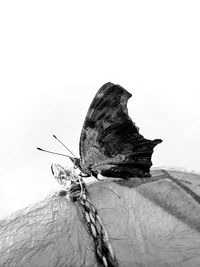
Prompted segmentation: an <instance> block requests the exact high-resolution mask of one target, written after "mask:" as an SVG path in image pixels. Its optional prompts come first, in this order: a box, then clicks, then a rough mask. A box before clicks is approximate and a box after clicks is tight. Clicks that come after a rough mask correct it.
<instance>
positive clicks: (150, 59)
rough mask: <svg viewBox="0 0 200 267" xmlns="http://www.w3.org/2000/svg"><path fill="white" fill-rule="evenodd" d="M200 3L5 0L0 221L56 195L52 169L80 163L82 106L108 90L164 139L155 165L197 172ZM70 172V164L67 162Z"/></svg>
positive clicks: (143, 127)
mask: <svg viewBox="0 0 200 267" xmlns="http://www.w3.org/2000/svg"><path fill="white" fill-rule="evenodd" d="M199 14H200V3H199V1H176V0H173V1H133V0H132V1H126V0H123V1H116V0H115V1H110V0H107V1H102V0H101V1H94V0H91V1H88V0H85V1H75V0H73V1H42V0H40V1H8V0H7V1H1V3H0V36H1V37H0V38H1V40H0V76H1V77H0V90H1V94H0V96H1V97H0V125H1V131H0V133H1V138H0V217H1V216H3V215H5V214H7V213H9V212H11V211H13V210H16V209H18V208H21V207H24V206H26V205H28V204H29V203H33V202H35V201H37V200H39V199H42V198H43V197H44V196H46V195H47V194H48V192H53V191H54V190H55V188H56V189H57V188H58V186H57V183H56V181H54V178H53V176H52V175H51V172H50V165H51V163H53V162H54V163H55V162H56V163H60V164H62V165H66V164H67V162H68V161H67V160H66V159H65V158H63V157H59V156H54V155H51V154H45V153H42V152H39V151H37V150H36V149H35V148H36V147H38V146H40V147H43V148H46V149H51V150H53V151H57V152H61V153H67V152H66V151H65V149H64V148H63V147H62V146H61V145H60V144H59V143H57V142H56V141H55V140H54V139H53V138H52V134H56V135H57V136H58V137H59V138H60V139H61V140H62V141H63V142H64V143H65V144H66V145H67V146H68V147H69V148H70V149H71V150H72V151H74V153H76V154H77V156H78V145H79V137H80V132H81V128H82V124H83V121H84V118H85V115H86V112H87V110H88V107H89V105H90V103H91V101H92V99H93V97H94V95H95V93H96V92H97V90H98V89H99V88H100V87H101V86H102V85H103V84H104V83H105V82H108V81H111V82H113V83H117V84H120V85H121V86H123V87H124V88H125V89H127V90H128V91H129V92H131V93H132V95H133V97H132V98H131V99H130V100H129V104H128V108H129V114H130V116H131V118H132V119H133V121H134V122H136V125H137V126H139V128H140V133H141V134H142V135H144V137H146V138H148V139H155V138H161V139H163V143H162V144H160V145H158V146H157V147H156V148H155V152H154V155H153V163H154V166H167V167H178V168H182V167H183V168H185V169H186V170H188V171H197V172H200V164H199V155H200V141H199V136H200V121H199V117H200V116H199V115H200V109H199V97H200V16H199ZM68 164H70V163H69V162H68Z"/></svg>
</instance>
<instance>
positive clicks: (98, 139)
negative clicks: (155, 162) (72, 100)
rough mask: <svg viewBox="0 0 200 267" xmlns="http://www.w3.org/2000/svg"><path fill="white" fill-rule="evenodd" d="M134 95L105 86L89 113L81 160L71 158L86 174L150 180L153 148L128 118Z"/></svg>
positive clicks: (81, 138) (150, 142)
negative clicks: (148, 178)
mask: <svg viewBox="0 0 200 267" xmlns="http://www.w3.org/2000/svg"><path fill="white" fill-rule="evenodd" d="M131 96H132V95H131V94H130V93H129V92H128V91H126V90H125V89H124V88H122V87H121V86H119V85H114V84H112V83H106V84H104V85H103V86H102V87H101V88H100V89H99V91H98V92H97V94H96V95H95V97H94V99H93V101H92V103H91V105H90V107H89V110H88V112H87V115H86V118H85V121H84V124H83V128H82V132H81V137H80V143H79V152H80V159H78V158H71V160H72V161H73V163H74V165H75V166H76V167H78V168H79V169H80V170H81V172H82V173H83V174H86V175H88V176H91V175H92V176H94V177H97V176H98V175H99V174H100V175H103V176H107V177H121V178H125V179H126V178H130V177H148V176H151V175H150V167H151V165H152V162H151V156H152V153H153V148H154V147H155V146H156V145H157V144H159V143H161V142H162V140H161V139H155V140H153V141H151V140H148V139H145V138H144V137H143V136H142V135H141V134H139V128H138V127H137V126H136V125H135V123H133V121H132V120H131V118H130V117H129V115H128V110H127V101H128V99H129V98H130V97H131Z"/></svg>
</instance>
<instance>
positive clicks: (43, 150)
mask: <svg viewBox="0 0 200 267" xmlns="http://www.w3.org/2000/svg"><path fill="white" fill-rule="evenodd" d="M37 149H38V150H40V151H42V152H47V153H50V154H56V155H60V156H64V157H67V158H70V156H68V155H65V154H61V153H56V152H52V151H49V150H45V149H42V148H40V147H37Z"/></svg>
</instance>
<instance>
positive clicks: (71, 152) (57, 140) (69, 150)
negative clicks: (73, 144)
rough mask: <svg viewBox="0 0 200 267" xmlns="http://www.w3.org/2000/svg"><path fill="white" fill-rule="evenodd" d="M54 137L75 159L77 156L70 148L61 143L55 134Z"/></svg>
mask: <svg viewBox="0 0 200 267" xmlns="http://www.w3.org/2000/svg"><path fill="white" fill-rule="evenodd" d="M53 137H54V138H55V139H56V140H57V141H58V142H59V143H61V144H62V145H63V146H64V147H65V148H66V149H67V150H68V151H69V152H70V153H71V154H72V155H73V156H74V157H75V158H76V156H75V155H74V153H73V152H72V151H71V150H70V149H69V148H68V147H66V145H65V144H63V142H61V141H60V140H59V139H58V138H57V137H56V136H55V135H54V134H53Z"/></svg>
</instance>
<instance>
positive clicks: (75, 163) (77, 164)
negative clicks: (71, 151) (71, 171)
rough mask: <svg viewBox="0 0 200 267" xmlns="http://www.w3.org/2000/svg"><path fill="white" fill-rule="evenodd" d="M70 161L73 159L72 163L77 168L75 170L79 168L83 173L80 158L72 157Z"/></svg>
mask: <svg viewBox="0 0 200 267" xmlns="http://www.w3.org/2000/svg"><path fill="white" fill-rule="evenodd" d="M70 159H71V161H72V162H73V164H74V167H75V168H78V169H79V170H80V171H82V169H81V163H80V159H78V158H72V157H70Z"/></svg>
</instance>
